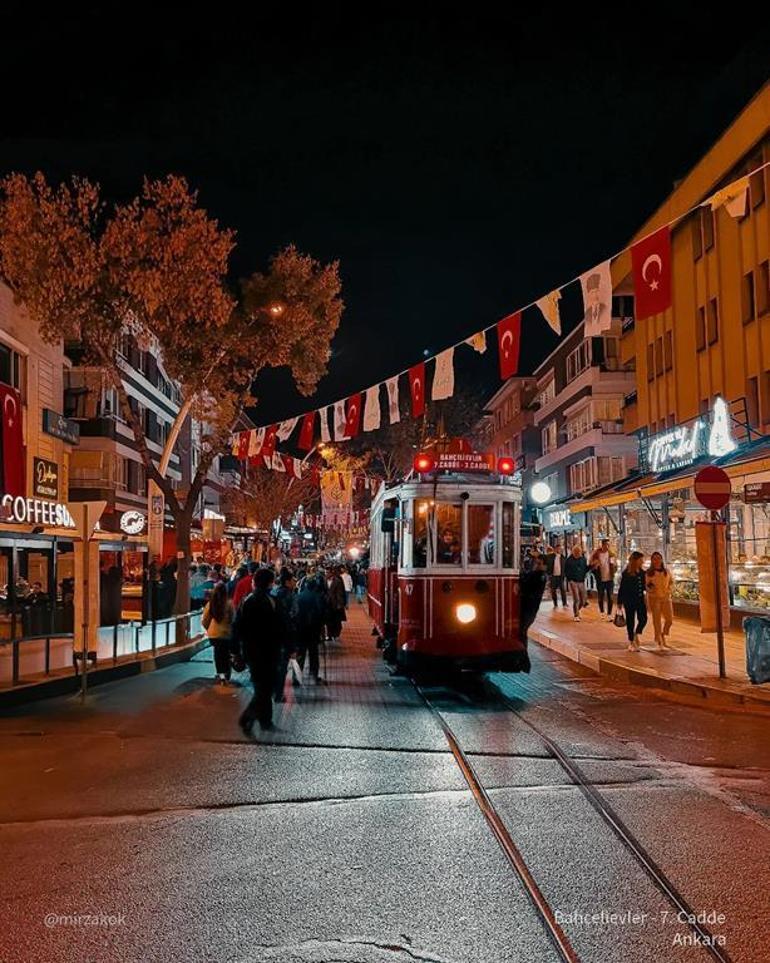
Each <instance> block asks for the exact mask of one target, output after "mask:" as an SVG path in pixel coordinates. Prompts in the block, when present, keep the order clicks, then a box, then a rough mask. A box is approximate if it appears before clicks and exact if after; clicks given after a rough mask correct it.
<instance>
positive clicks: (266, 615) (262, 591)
mask: <svg viewBox="0 0 770 963" xmlns="http://www.w3.org/2000/svg"><path fill="white" fill-rule="evenodd" d="M274 581H275V576H274V575H273V573H272V571H271V570H270V569H269V568H263V569H260V570H259V571H258V572H256V574H255V575H254V591H253V592H251V593H250V594H249V595H247V596H246V598H245V599H244V600H243V604H242V605H241V607H240V608H239V609H238V611H237V612H236V614H235V620H234V623H233V637H234V639H235V640H236V642H237V643H238V644H239V645H240V646H241V650H242V652H243V658H244V660H245V662H246V664H247V665H248V667H249V674H250V675H251V683H252V685H253V687H254V695H253V696H252V698H251V701H250V702H249V704H248V705H247V706H246V708H245V709H244V710H243V712H242V713H241V716H240V718H239V720H238V724H239V725H240V727H241V729H242V730H243V733H244V735H246V736H250V735H251V730H252V729H253V728H254V723H255V721H258V722H259V725H260V728H261V729H262V730H270V729H272V728H273V690H274V688H275V673H276V665H277V663H278V652H279V648H280V642H279V640H280V634H281V632H280V628H279V624H278V614H277V612H276V605H275V599H273V598H272V597H271V596H270V589H271V587H272V585H273V582H274Z"/></svg>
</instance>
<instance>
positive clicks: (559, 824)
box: [0, 613, 770, 963]
mask: <svg viewBox="0 0 770 963" xmlns="http://www.w3.org/2000/svg"><path fill="white" fill-rule="evenodd" d="M357 615H358V613H357ZM367 629H368V627H367V626H366V625H365V624H364V621H363V619H362V618H357V619H355V620H353V622H352V623H348V627H347V629H346V636H344V638H343V643H342V645H341V646H340V648H339V649H337V650H335V651H333V652H331V653H330V657H329V667H328V675H329V679H330V682H331V684H330V685H329V686H328V687H326V688H318V689H314V688H311V687H303V688H302V689H299V690H294V691H289V701H288V702H287V704H286V705H285V706H284V707H282V708H281V710H280V712H278V713H277V714H276V723H277V725H278V729H277V731H276V732H274V733H270V734H268V735H267V737H262V736H258V737H257V740H256V741H255V742H253V743H249V742H247V741H246V740H245V739H244V738H243V736H242V735H241V733H240V731H239V730H238V728H237V725H236V719H237V715H238V707H239V705H240V704H241V703H242V702H243V701H244V700H245V699H246V698H247V696H248V690H247V689H246V688H245V687H243V688H241V687H234V688H231V689H221V688H217V687H214V686H213V685H212V684H211V675H212V673H213V665H212V663H211V656H210V653H209V652H208V651H204V652H202V653H200V654H199V655H198V656H197V657H196V658H195V659H194V660H193V661H192V662H190V663H186V664H181V665H176V666H172V667H169V668H168V669H164V670H161V671H159V672H155V673H151V674H147V675H143V676H139V677H135V678H133V679H129V680H125V681H123V682H119V683H113V684H110V685H106V686H102V687H99V688H98V689H95V690H94V691H93V694H92V696H91V697H90V699H89V702H88V704H87V705H86V706H85V707H84V706H82V705H81V704H80V703H79V701H78V699H77V698H66V699H57V700H49V701H46V702H41V703H38V704H36V705H34V706H31V707H26V708H25V709H18V710H15V711H14V712H13V713H12V714H10V715H7V716H5V717H4V718H3V719H0V770H1V771H2V774H3V775H2V785H3V789H4V791H3V793H2V795H0V853H1V854H2V859H0V899H1V900H2V906H3V925H2V927H0V961H2V963H17V961H19V963H22V961H23V963H36V961H41V963H42V961H45V963H49V961H57V963H58V961H62V963H70V961H72V963H74V961H78V963H84V961H85V963H88V961H92V960H93V961H99V963H101V961H132V963H133V961H150V960H151V961H176V960H189V961H197V960H201V961H203V960H212V961H217V963H218V961H241V960H243V961H246V960H250V961H251V960H276V961H282V963H283V961H286V963H295V961H297V963H309V961H344V963H347V961H354V963H358V961H360V963H379V961H386V960H387V961H391V963H397V961H410V960H416V961H446V963H459V961H468V963H486V961H489V963H503V961H509V960H510V961H522V963H530V961H531V963H538V961H541V960H542V961H550V960H555V959H557V956H556V953H555V951H554V949H553V948H552V946H551V944H550V942H549V940H548V939H547V937H546V936H545V935H544V931H543V928H542V925H541V923H540V920H539V918H538V916H537V915H536V913H535V912H534V910H533V908H532V905H531V903H530V901H529V899H528V897H527V895H526V893H525V892H524V890H523V887H522V885H521V883H520V882H519V881H518V879H517V878H516V877H515V875H514V874H513V872H512V870H511V868H510V866H509V864H508V862H507V860H506V858H505V856H504V855H503V853H502V851H501V849H500V848H499V846H498V844H497V842H496V840H495V838H494V837H493V835H492V833H491V832H490V830H489V827H488V826H487V824H486V822H485V820H484V818H483V817H482V815H481V813H480V811H479V809H478V807H477V805H476V803H475V801H474V799H473V797H472V795H471V793H470V792H469V791H468V788H467V785H466V783H465V781H464V779H463V776H462V775H461V773H460V771H459V769H458V768H457V765H456V763H455V762H454V759H453V757H452V756H451V754H450V753H449V752H448V746H447V743H446V740H445V738H444V736H443V733H442V731H441V729H440V728H439V726H438V725H437V723H436V721H435V719H434V718H433V717H432V715H431V714H430V712H429V711H428V710H427V709H426V708H425V706H424V704H423V703H422V701H421V700H420V698H419V696H418V695H417V693H416V692H415V690H414V689H413V688H412V686H411V685H410V683H408V682H407V681H405V680H402V679H397V678H391V677H390V675H389V673H388V672H387V671H386V669H385V667H384V666H383V665H382V663H381V662H380V661H379V659H378V655H377V653H376V652H375V651H374V648H373V645H372V642H371V639H370V637H369V636H368V631H367ZM532 655H533V662H534V669H533V673H532V675H531V676H528V677H527V676H515V677H514V676H496V677H493V679H492V681H493V682H494V683H495V684H498V685H499V686H500V687H501V688H502V689H503V690H504V691H505V692H506V694H507V695H508V696H509V697H510V698H511V699H512V700H513V702H514V704H515V705H516V706H517V708H518V709H519V711H520V712H521V714H522V715H523V716H524V718H527V719H531V720H532V721H533V722H535V723H536V724H537V725H538V726H540V728H541V729H542V730H544V731H545V732H547V733H548V735H549V736H551V738H554V739H556V740H557V741H558V742H559V744H560V745H561V746H562V747H563V748H564V749H565V750H566V751H568V752H569V753H570V754H572V755H573V756H574V758H575V759H576V760H577V761H578V762H579V765H580V766H581V768H582V769H583V771H584V772H585V773H586V774H587V775H588V776H589V777H590V779H591V780H592V781H593V782H594V783H595V784H596V785H597V786H598V787H599V789H600V791H601V792H602V793H603V794H605V795H606V797H607V798H608V799H609V800H610V801H611V803H612V805H613V806H614V807H615V809H616V810H617V811H618V813H619V814H620V815H621V816H622V818H623V819H624V820H625V822H626V824H627V825H628V826H629V828H630V829H631V830H632V831H633V832H634V833H635V834H636V835H637V836H638V837H639V839H640V840H641V842H642V843H643V844H644V846H645V847H646V848H647V849H648V851H649V852H650V853H651V855H652V856H653V857H654V858H655V860H656V861H657V862H658V864H659V865H660V866H661V868H662V869H663V870H664V872H665V873H666V874H667V875H668V876H669V877H670V879H671V880H672V882H674V883H675V885H676V886H677V887H678V888H679V889H680V891H682V892H683V894H684V895H685V896H686V897H687V899H688V900H689V902H690V904H691V905H692V906H693V907H694V908H695V909H696V910H699V911H706V912H708V911H714V912H716V913H721V914H723V916H724V920H723V921H722V922H720V923H717V924H712V925H711V926H710V929H711V931H712V932H714V933H719V934H722V935H724V936H725V938H726V941H727V946H726V950H727V952H728V953H729V955H730V958H731V959H733V960H740V961H747V963H749V961H750V963H754V961H757V963H758V961H760V960H765V959H767V958H768V952H767V939H766V936H767V931H768V924H767V913H768V905H769V904H768V899H767V893H768V891H769V890H770V832H769V831H768V830H769V829H770V822H769V820H770V778H769V777H770V739H768V731H769V730H768V727H769V726H770V720H768V718H767V717H762V716H760V715H748V714H745V713H739V712H719V713H717V712H714V711H713V710H710V709H704V708H701V707H695V706H691V705H688V704H686V703H683V702H675V701H671V700H666V699H664V698H663V697H662V696H657V695H655V694H652V693H650V692H648V691H645V690H639V689H633V688H628V687H621V686H610V685H607V684H604V683H602V682H601V681H599V680H597V679H596V677H594V676H592V675H591V674H590V673H588V672H587V671H586V670H584V669H582V668H581V667H579V666H575V665H573V664H572V663H569V662H566V661H564V660H562V659H560V658H559V657H558V656H555V655H554V654H553V653H550V652H547V651H544V650H539V649H537V648H535V650H534V651H533V653H532ZM433 698H434V699H435V702H436V704H437V705H438V706H439V708H440V709H441V711H442V713H443V715H444V717H445V718H446V720H447V721H448V722H449V724H450V725H451V726H452V729H453V730H454V732H455V734H456V736H457V738H458V739H459V741H460V742H461V744H462V746H463V748H464V749H465V750H466V751H467V752H469V753H470V758H471V759H472V762H473V766H474V768H475V769H476V772H477V773H478V775H479V777H480V778H481V779H482V781H483V782H484V785H485V786H486V787H487V788H488V790H489V792H490V796H491V798H492V801H493V802H494V804H495V806H496V808H497V809H498V811H499V813H500V815H501V816H502V818H503V819H504V821H505V823H506V825H507V827H508V829H509V831H510V832H511V834H512V836H513V838H514V840H515V842H516V844H517V845H518V846H519V848H520V850H521V852H522V853H523V855H524V857H525V858H526V860H527V862H528V864H529V866H530V868H531V870H532V872H533V874H534V876H535V878H536V879H537V881H538V883H539V885H540V886H541V889H542V890H543V892H544V894H545V895H546V897H547V898H548V900H549V902H550V903H551V905H552V907H553V908H554V909H555V910H556V911H558V912H559V914H561V918H562V919H563V920H564V922H563V924H562V925H563V928H564V930H565V932H566V933H567V935H568V937H569V939H570V940H571V942H572V944H573V946H574V948H575V950H576V952H577V954H578V956H579V958H580V959H581V960H586V961H591V963H593V961H597V963H604V961H607V963H610V961H612V963H617V961H622V963H625V961H637V960H639V961H642V960H645V961H646V960H673V961H679V960H687V961H689V960H707V959H709V957H708V956H707V955H706V953H705V951H704V950H703V948H697V947H692V946H687V945H686V941H687V939H688V938H689V934H690V930H689V928H688V927H687V926H684V925H681V924H680V923H678V922H677V921H676V920H675V919H674V918H673V917H674V910H673V908H672V906H671V904H670V903H669V902H668V901H667V900H666V899H665V897H664V896H663V895H662V894H661V893H660V892H659V890H658V889H656V887H655V886H654V885H653V883H652V882H651V881H650V880H649V879H648V877H647V876H646V875H645V874H644V872H643V871H642V870H641V869H640V867H639V865H638V864H637V863H636V861H635V860H634V859H633V857H632V856H631V855H630V854H629V853H628V851H627V850H626V849H625V848H624V847H623V846H622V845H621V844H620V842H619V841H618V839H617V838H616V837H615V836H614V835H613V834H612V832H611V831H610V830H609V828H608V827H607V825H606V824H605V823H604V822H603V821H602V820H601V819H600V818H599V817H598V816H597V814H596V813H595V812H594V811H593V810H592V809H591V808H590V806H589V805H588V804H587V803H586V801H585V799H584V798H583V797H582V796H581V794H580V793H579V791H578V790H577V789H576V788H575V787H574V786H573V785H571V784H570V781H569V779H568V778H567V777H566V775H565V773H564V772H563V771H562V770H561V769H560V768H559V766H558V765H557V763H556V762H555V761H554V760H553V759H551V758H549V756H548V752H547V750H546V748H545V747H544V745H543V743H542V741H541V740H540V739H539V738H538V737H537V735H536V734H534V733H533V732H531V731H530V730H529V729H528V728H527V727H526V725H525V724H524V723H523V722H522V720H521V719H517V718H516V716H514V715H513V714H512V713H511V712H510V711H509V710H508V709H506V708H504V707H503V706H501V704H500V703H499V702H498V701H497V700H495V699H493V698H491V697H490V696H489V695H488V694H487V695H484V694H482V693H480V692H477V691H475V689H472V691H471V693H470V695H469V694H468V692H467V691H464V690H461V691H455V690H453V689H451V688H450V689H443V690H440V691H439V690H435V691H434V692H433ZM581 913H582V914H584V917H583V918H581V917H580V916H579V915H577V914H581ZM595 913H603V914H604V917H603V918H599V919H596V920H592V919H590V915H591V914H595ZM611 913H616V914H623V913H631V914H634V913H636V914H637V920H636V921H635V922H634V921H633V920H631V919H630V918H629V919H627V920H625V921H624V920H623V919H622V917H621V918H620V921H618V919H616V920H615V921H609V920H608V915H609V914H611ZM585 916H588V917H589V919H585Z"/></svg>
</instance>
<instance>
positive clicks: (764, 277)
mask: <svg viewBox="0 0 770 963" xmlns="http://www.w3.org/2000/svg"><path fill="white" fill-rule="evenodd" d="M755 294H756V296H757V314H758V315H759V317H762V315H763V314H767V312H768V311H769V310H770V261H763V262H762V263H761V264H760V265H759V267H758V268H757V285H756V291H755Z"/></svg>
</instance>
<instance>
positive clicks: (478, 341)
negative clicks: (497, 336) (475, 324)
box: [465, 331, 487, 354]
mask: <svg viewBox="0 0 770 963" xmlns="http://www.w3.org/2000/svg"><path fill="white" fill-rule="evenodd" d="M465 343H466V344H469V345H470V346H471V347H472V348H473V350H474V351H478V353H479V354H484V352H485V351H486V350H487V332H486V331H477V332H476V334H472V335H471V336H470V338H466V339H465Z"/></svg>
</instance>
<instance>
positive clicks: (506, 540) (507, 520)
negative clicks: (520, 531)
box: [503, 502, 516, 568]
mask: <svg viewBox="0 0 770 963" xmlns="http://www.w3.org/2000/svg"><path fill="white" fill-rule="evenodd" d="M515 526H516V513H515V506H514V505H513V504H512V503H511V502H504V503H503V568H515V567H516V527H515Z"/></svg>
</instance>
